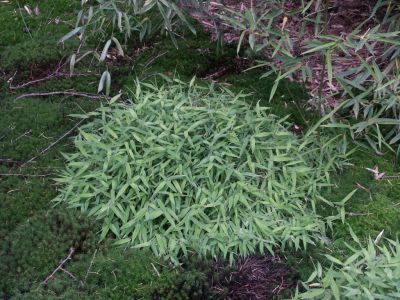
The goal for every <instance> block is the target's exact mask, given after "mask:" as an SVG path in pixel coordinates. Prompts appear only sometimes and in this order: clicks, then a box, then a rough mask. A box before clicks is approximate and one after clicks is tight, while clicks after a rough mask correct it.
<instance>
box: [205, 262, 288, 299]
mask: <svg viewBox="0 0 400 300" xmlns="http://www.w3.org/2000/svg"><path fill="white" fill-rule="evenodd" d="M215 274H218V276H217V277H215V276H214V277H213V282H212V284H211V288H212V289H213V291H214V292H215V294H216V297H217V299H229V300H235V299H237V300H239V299H246V300H261V299H262V300H265V299H272V298H274V297H277V296H278V295H282V294H283V293H284V292H285V291H287V290H288V289H292V288H294V287H295V286H296V280H295V278H294V276H293V274H294V272H293V270H291V269H290V268H289V267H288V266H287V265H286V264H285V263H284V261H283V260H282V259H281V258H280V257H278V256H275V257H273V256H271V255H266V256H250V257H247V258H241V259H239V260H238V261H237V262H236V264H235V265H234V266H233V267H231V266H229V264H228V263H227V262H222V263H218V264H217V265H216V266H215Z"/></svg>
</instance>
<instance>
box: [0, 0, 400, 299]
mask: <svg viewBox="0 0 400 300" xmlns="http://www.w3.org/2000/svg"><path fill="white" fill-rule="evenodd" d="M28 4H29V5H30V7H31V8H34V7H36V5H38V7H39V8H40V15H39V16H30V15H29V14H27V13H26V11H24V10H23V9H22V8H23V6H24V5H28ZM78 7H79V2H77V1H65V0H53V1H45V2H43V1H28V2H24V3H22V2H20V3H18V2H2V3H0V76H1V77H0V159H3V161H0V173H2V174H3V175H2V176H1V177H0V220H1V222H0V278H2V279H1V280H0V297H2V298H4V299H8V298H15V299H51V298H60V299H74V298H85V299H111V298H114V299H121V298H145V299H148V298H155V299H165V298H166V299H179V297H181V299H205V298H206V297H208V296H211V295H210V294H209V291H208V284H209V281H208V280H207V274H208V272H209V270H210V267H209V266H208V265H207V264H195V267H194V266H193V265H191V264H188V265H185V266H184V268H183V269H174V268H172V267H171V266H168V265H165V263H164V262H161V261H160V260H159V259H157V258H155V257H153V256H152V255H150V254H149V253H146V252H141V251H134V250H125V251H123V250H121V249H115V248H113V247H112V246H110V245H109V244H108V243H107V242H106V243H102V244H99V243H98V237H97V233H98V231H99V229H100V228H99V225H98V224H96V222H95V221H93V220H92V219H89V218H87V217H86V216H84V215H82V214H80V213H79V212H71V211H70V210H67V209H65V208H63V207H57V208H52V203H50V201H51V199H53V198H54V197H55V196H56V195H57V190H56V188H55V185H54V182H53V181H52V177H51V176H46V177H27V176H11V175H6V174H9V173H24V174H30V175H36V176H38V175H42V174H49V173H54V172H55V171H56V170H57V169H59V168H61V167H62V166H63V164H64V161H63V158H62V156H61V154H60V152H61V151H68V150H71V149H72V144H71V139H70V137H67V138H64V139H62V140H61V141H60V142H59V143H57V144H56V145H55V146H54V147H51V148H50V150H49V151H47V152H46V153H45V154H44V155H39V156H38V158H37V159H35V162H34V163H32V164H30V165H28V166H26V167H24V168H23V169H21V170H20V169H19V166H20V165H21V164H22V163H23V162H25V161H27V160H29V159H31V158H33V157H35V156H37V155H38V154H39V153H40V151H42V150H43V149H46V148H47V147H48V146H49V145H51V144H52V143H53V142H55V141H57V140H58V138H59V137H60V136H62V135H63V134H64V133H65V132H67V131H68V130H70V129H71V128H72V127H73V126H74V125H75V124H76V120H75V119H73V118H71V117H70V116H69V115H70V114H72V113H81V112H82V111H84V112H88V111H92V110H94V109H95V108H97V107H98V105H99V102H98V101H97V100H88V99H84V98H71V97H65V96H52V97H29V98H25V99H20V100H15V98H16V96H18V95H20V94H22V93H28V92H52V91H53V92H54V91H60V90H67V89H74V90H75V91H84V92H96V90H97V84H98V74H97V73H99V70H100V69H101V68H99V67H98V66H97V65H95V66H91V70H94V71H93V73H92V74H91V75H88V76H78V77H73V78H55V79H52V80H47V81H44V82H42V83H40V84H35V85H32V86H30V87H28V88H22V89H17V90H10V86H9V83H8V82H7V80H8V79H9V78H11V77H12V76H13V75H14V74H15V72H17V73H16V76H15V78H14V81H13V82H12V84H13V85H14V86H15V85H18V84H21V83H23V82H27V81H29V80H34V79H37V78H41V77H44V76H46V75H49V72H51V71H53V70H54V69H55V67H56V66H57V64H58V62H59V61H60V60H61V59H63V58H66V57H67V55H68V54H69V53H70V52H69V49H72V48H73V47H74V42H70V43H66V45H65V46H64V47H61V46H60V45H57V44H56V42H57V40H58V39H59V37H60V36H61V35H62V34H64V33H65V32H67V31H68V30H69V28H70V25H68V24H65V23H64V22H58V21H57V18H59V19H60V20H63V21H65V20H67V22H71V23H70V24H73V21H71V20H72V18H73V17H74V16H75V11H76V9H77V8H78ZM57 23H58V24H57ZM72 26H73V25H72ZM26 27H28V28H26ZM178 44H179V50H176V49H175V48H174V46H173V44H172V43H171V42H170V41H169V40H168V39H161V38H157V39H156V42H153V43H148V44H142V45H138V46H140V47H142V48H145V47H144V46H146V47H148V49H145V50H144V51H143V52H141V53H140V55H139V56H137V57H135V58H134V59H133V61H132V62H125V61H122V62H121V63H118V64H117V63H115V64H114V65H111V66H110V71H111V73H112V77H113V89H114V93H115V92H117V91H118V90H119V89H124V88H128V87H130V86H132V85H133V81H134V80H135V79H136V78H137V77H139V78H140V79H142V80H153V79H154V78H157V77H155V75H154V74H157V73H162V74H164V75H167V76H174V75H175V76H179V77H180V78H181V79H182V80H190V79H191V78H192V77H193V76H194V75H196V76H197V77H198V78H206V77H207V76H208V75H211V74H214V73H215V72H217V71H218V70H220V67H223V66H229V68H228V71H227V72H226V74H224V75H223V76H222V77H221V78H218V81H219V82H221V83H226V84H229V85H230V88H231V89H232V90H234V91H240V90H243V91H244V92H246V93H251V96H249V101H253V102H254V101H260V103H262V104H263V105H267V106H271V111H272V112H273V113H275V114H277V115H279V116H285V115H287V114H290V115H291V117H290V119H289V120H290V121H291V122H293V123H294V124H297V125H299V126H301V127H302V128H303V129H305V128H307V127H308V126H309V125H310V124H312V123H314V122H315V120H316V116H315V114H313V113H312V112H310V111H308V110H306V109H305V107H306V106H305V99H306V94H305V92H304V89H302V87H301V86H298V85H296V84H292V83H287V84H284V85H281V87H280V88H279V89H278V91H277V93H276V96H275V99H274V100H273V101H272V102H271V103H269V101H268V99H269V91H270V89H271V88H272V85H273V79H262V80H258V78H259V76H260V74H261V73H260V72H258V71H251V72H247V73H243V72H241V71H242V70H241V69H240V68H238V67H237V63H236V62H235V49H232V48H230V47H229V46H228V47H226V49H225V50H224V52H223V53H218V52H217V47H216V45H215V44H214V43H212V42H210V41H209V38H208V37H207V35H206V34H204V33H201V32H200V34H199V35H198V36H197V37H195V36H193V35H188V34H186V35H185V39H181V40H179V41H178ZM158 55H160V56H159V57H157V56H158ZM87 68H88V64H83V65H82V66H81V67H79V69H78V70H77V72H86V71H87ZM5 159H7V160H12V161H13V162H10V161H4V160H5ZM351 162H352V164H353V165H352V166H349V167H348V168H346V169H345V170H344V172H343V173H341V174H336V175H335V176H334V179H333V181H334V186H333V187H332V189H331V190H330V191H329V192H327V193H326V198H328V199H329V200H332V201H333V200H337V201H339V200H340V199H342V198H343V197H344V196H345V195H347V194H348V193H349V192H351V191H352V190H353V189H355V188H357V187H358V191H357V192H356V193H355V195H354V196H353V198H352V199H351V200H350V201H349V202H348V207H347V212H348V213H350V215H348V216H347V221H348V223H349V224H350V225H351V226H352V228H353V230H354V231H355V233H356V234H357V235H358V236H359V237H360V238H366V237H367V236H372V237H375V236H376V235H377V234H378V233H379V232H380V231H381V230H383V229H384V230H385V236H386V237H392V238H395V237H396V236H397V234H398V233H399V231H400V223H399V222H400V221H399V218H398V217H397V216H398V213H399V209H400V205H399V201H400V200H399V199H400V179H397V178H392V179H390V180H381V181H377V180H374V178H373V175H372V173H370V172H369V171H368V170H366V168H373V167H374V166H375V165H377V166H378V167H379V170H380V171H381V172H386V174H388V175H395V174H396V173H397V172H398V168H397V162H396V161H395V158H394V156H392V155H391V154H390V153H388V154H386V155H384V156H378V155H376V154H374V153H373V152H372V151H370V150H365V149H361V148H360V149H358V150H357V151H356V152H355V153H354V154H353V155H352V160H351ZM330 238H331V242H332V243H333V244H334V246H335V247H332V248H330V249H331V251H334V250H332V249H338V251H341V249H342V242H343V241H346V240H348V239H349V232H348V225H347V224H343V225H338V226H336V227H335V230H334V231H333V232H332V233H330ZM71 247H73V248H74V249H75V251H76V255H74V258H73V259H72V260H71V261H70V262H68V264H67V269H68V271H69V272H71V273H72V274H74V276H75V277H76V279H74V278H72V277H70V276H69V275H68V274H66V273H64V272H60V273H57V275H56V276H55V278H54V280H51V281H50V284H49V285H48V286H47V287H45V286H43V285H42V284H41V283H42V282H43V281H44V280H45V278H46V277H47V276H48V275H49V274H50V273H51V272H52V271H53V270H54V269H55V268H56V267H57V265H58V264H59V262H60V260H62V259H63V258H64V257H65V256H66V254H68V251H69V249H70V248H71ZM325 250H326V249H325ZM325 250H324V251H325ZM314 251H315V253H316V254H317V255H318V254H319V253H320V252H321V251H322V250H321V251H320V249H315V250H314ZM311 253H312V252H310V253H307V254H291V255H288V256H289V257H288V259H289V260H288V261H289V263H290V265H292V266H293V267H294V269H295V270H296V271H297V272H299V273H300V276H301V277H302V278H303V279H305V278H307V277H308V275H309V273H310V260H309V257H310V256H312V255H313V254H311Z"/></svg>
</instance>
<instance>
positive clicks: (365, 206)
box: [326, 149, 400, 242]
mask: <svg viewBox="0 0 400 300" xmlns="http://www.w3.org/2000/svg"><path fill="white" fill-rule="evenodd" d="M352 163H353V166H351V167H349V168H347V169H346V170H345V172H343V173H342V174H338V175H337V176H336V177H335V178H334V183H335V186H334V188H333V189H332V190H331V191H330V193H329V194H327V195H326V196H327V198H328V199H330V200H333V201H340V200H341V199H343V198H344V197H345V196H346V195H347V194H348V193H350V192H351V191H352V190H354V189H356V188H357V189H358V191H357V192H356V193H355V194H354V196H353V197H352V198H351V199H350V200H349V201H348V203H347V206H346V211H347V212H348V213H349V215H348V216H347V218H346V220H347V224H338V225H337V226H336V227H335V229H334V230H333V233H332V239H333V240H335V241H336V242H339V241H340V240H343V241H346V240H349V237H350V235H349V231H348V225H350V226H351V227H352V228H353V230H354V231H355V233H356V234H357V235H358V236H360V237H363V238H366V237H368V236H371V237H373V238H374V237H375V236H376V235H377V234H378V233H379V232H380V231H381V230H383V229H384V230H385V236H386V237H391V238H395V237H396V236H397V235H398V234H399V233H400V221H399V219H398V217H397V216H398V214H399V212H400V208H399V207H398V205H397V203H398V199H399V198H400V180H398V179H389V180H375V179H374V177H373V174H372V173H371V172H370V171H368V170H367V169H366V168H371V169H372V168H374V166H378V168H379V170H380V171H381V172H385V173H386V174H387V175H393V174H397V166H396V164H395V163H394V156H393V155H390V154H387V155H385V156H378V155H375V154H373V153H372V152H371V151H365V150H362V149H359V150H358V151H357V152H355V153H354V154H353V156H352Z"/></svg>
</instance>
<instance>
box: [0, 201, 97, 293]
mask: <svg viewBox="0 0 400 300" xmlns="http://www.w3.org/2000/svg"><path fill="white" fill-rule="evenodd" d="M96 229H97V228H96V225H95V224H94V223H93V222H91V221H90V220H89V219H88V218H85V217H84V216H83V215H82V214H79V213H78V212H74V211H69V210H65V209H56V210H50V211H41V212H38V213H36V214H35V215H34V216H33V217H32V218H29V219H27V220H26V222H23V223H21V224H20V225H19V226H18V227H17V228H16V229H15V230H14V231H13V232H11V233H10V234H9V235H8V236H6V238H4V240H2V241H1V243H0V245H1V249H0V276H1V278H2V280H1V281H0V297H1V298H5V299H8V298H9V297H10V296H13V295H16V294H23V293H26V292H29V291H30V290H31V288H32V287H33V286H36V285H37V286H40V284H41V282H42V281H43V280H45V278H46V277H47V276H48V275H49V274H50V273H51V272H52V271H53V270H54V269H55V268H56V267H57V265H58V264H59V263H60V260H61V259H62V258H63V257H65V256H66V254H67V253H68V252H69V249H70V248H71V247H72V248H74V249H75V253H76V254H78V253H85V252H89V251H90V250H92V249H93V248H94V246H95V245H96V238H95V232H96Z"/></svg>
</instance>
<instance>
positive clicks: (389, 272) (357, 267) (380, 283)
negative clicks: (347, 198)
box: [296, 231, 400, 299]
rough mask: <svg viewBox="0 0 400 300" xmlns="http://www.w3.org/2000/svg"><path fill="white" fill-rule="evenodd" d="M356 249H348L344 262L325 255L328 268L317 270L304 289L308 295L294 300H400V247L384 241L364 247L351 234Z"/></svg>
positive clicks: (341, 259)
mask: <svg viewBox="0 0 400 300" xmlns="http://www.w3.org/2000/svg"><path fill="white" fill-rule="evenodd" d="M351 233H352V236H353V239H354V242H355V243H356V244H357V245H358V246H357V247H356V248H354V247H352V246H350V245H348V248H349V250H350V254H349V256H348V257H346V258H345V259H343V258H342V257H333V256H330V255H326V257H327V258H328V259H329V260H330V261H331V262H332V266H331V267H330V268H322V267H321V265H320V264H319V263H318V264H317V268H316V270H315V271H314V272H313V273H312V274H311V276H310V278H309V279H308V281H307V282H306V283H304V286H305V287H306V289H308V291H306V292H304V293H301V294H298V293H297V295H296V299H399V297H400V285H399V282H400V260H399V257H400V243H399V241H398V240H397V241H393V240H387V243H386V244H387V245H383V246H379V245H377V244H378V242H379V241H375V242H373V241H372V240H371V239H369V242H368V246H367V247H363V246H362V244H361V243H360V241H359V240H358V238H357V237H356V235H355V234H354V233H353V232H352V231H351Z"/></svg>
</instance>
